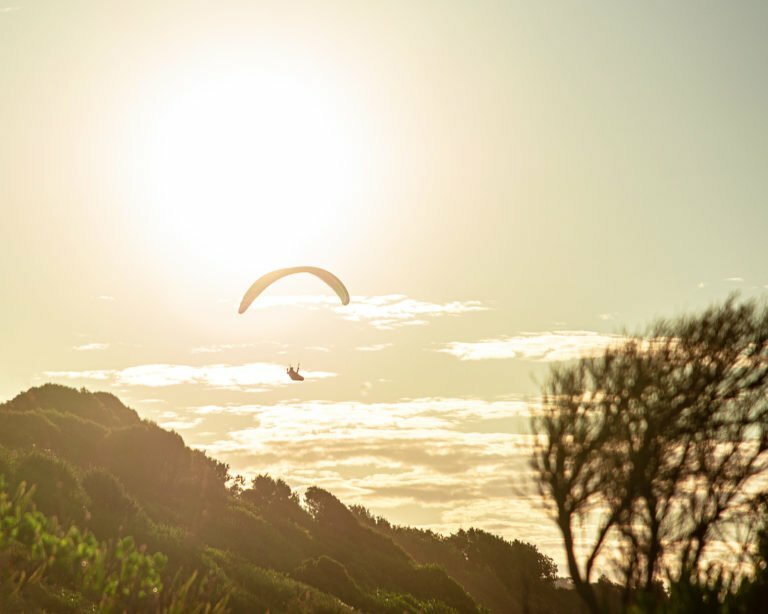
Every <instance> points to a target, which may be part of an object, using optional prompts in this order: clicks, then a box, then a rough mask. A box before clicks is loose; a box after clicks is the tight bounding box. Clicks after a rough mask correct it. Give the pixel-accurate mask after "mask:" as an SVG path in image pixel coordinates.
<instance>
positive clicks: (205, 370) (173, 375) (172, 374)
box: [45, 362, 336, 391]
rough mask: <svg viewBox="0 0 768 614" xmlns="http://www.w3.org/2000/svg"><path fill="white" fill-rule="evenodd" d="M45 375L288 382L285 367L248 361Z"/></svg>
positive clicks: (141, 381) (224, 385) (246, 384)
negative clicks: (228, 363) (239, 363)
mask: <svg viewBox="0 0 768 614" xmlns="http://www.w3.org/2000/svg"><path fill="white" fill-rule="evenodd" d="M45 375H46V376H48V377H54V378H64V379H70V380H99V381H108V382H110V383H111V384H113V385H115V386H146V387H150V388H162V387H165V386H178V385H181V384H197V385H203V386H207V387H209V388H220V389H226V390H251V391H253V390H259V389H260V387H267V388H272V387H276V386H283V385H285V384H286V383H287V379H286V375H285V368H284V367H283V366H282V365H277V364H274V363H261V362H256V363H247V364H242V365H227V364H215V365H204V366H201V367H193V366H189V365H169V364H148V365H137V366H134V367H127V368H125V369H113V370H102V371H46V372H45ZM305 375H306V376H307V377H308V378H310V379H315V380H316V379H325V378H329V377H334V376H335V375H336V374H335V373H329V372H326V371H306V372H305Z"/></svg>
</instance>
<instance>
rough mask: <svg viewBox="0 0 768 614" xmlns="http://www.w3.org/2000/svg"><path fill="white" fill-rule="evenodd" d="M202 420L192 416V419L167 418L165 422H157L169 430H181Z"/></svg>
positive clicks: (191, 426)
mask: <svg viewBox="0 0 768 614" xmlns="http://www.w3.org/2000/svg"><path fill="white" fill-rule="evenodd" d="M202 421H203V419H202V418H194V419H192V420H168V421H167V422H160V423H159V424H160V426H161V427H163V428H164V429H168V430H169V431H183V430H188V429H192V428H195V427H196V426H198V425H199V424H200V423H201V422H202Z"/></svg>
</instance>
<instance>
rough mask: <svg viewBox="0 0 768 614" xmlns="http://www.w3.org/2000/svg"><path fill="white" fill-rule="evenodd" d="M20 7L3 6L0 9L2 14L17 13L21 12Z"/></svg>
mask: <svg viewBox="0 0 768 614" xmlns="http://www.w3.org/2000/svg"><path fill="white" fill-rule="evenodd" d="M20 10H21V7H20V6H2V7H0V13H15V12H16V11H20Z"/></svg>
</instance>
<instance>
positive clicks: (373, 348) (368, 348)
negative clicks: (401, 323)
mask: <svg viewBox="0 0 768 614" xmlns="http://www.w3.org/2000/svg"><path fill="white" fill-rule="evenodd" d="M392 345H393V344H392V343H374V344H373V345H360V346H358V347H356V348H355V349H356V350H357V351H358V352H380V351H381V350H386V349H387V348H389V347H392Z"/></svg>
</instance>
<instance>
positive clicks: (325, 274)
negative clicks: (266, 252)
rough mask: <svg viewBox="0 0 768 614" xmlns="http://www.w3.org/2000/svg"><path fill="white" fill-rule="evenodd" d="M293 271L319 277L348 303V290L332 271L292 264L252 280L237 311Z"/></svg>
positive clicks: (343, 303) (241, 309)
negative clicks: (292, 265)
mask: <svg viewBox="0 0 768 614" xmlns="http://www.w3.org/2000/svg"><path fill="white" fill-rule="evenodd" d="M295 273H310V274H311V275H314V276H315V277H318V278H320V279H321V280H322V281H324V282H325V283H326V284H328V285H329V286H330V287H331V289H332V290H333V291H334V292H335V293H336V294H337V295H338V297H339V298H340V299H341V304H342V305H348V304H349V291H348V290H347V289H346V288H345V287H344V284H343V283H341V280H340V279H339V278H338V277H336V276H335V275H334V274H333V273H331V272H330V271H326V270H325V269H321V268H320V267H315V266H294V267H289V268H287V269H277V270H276V271H272V272H270V273H267V274H266V275H262V276H261V277H259V278H258V279H257V280H256V281H255V282H253V285H251V287H250V288H248V291H247V292H246V293H245V295H244V296H243V300H242V301H241V302H240V309H239V311H238V313H244V312H245V310H246V309H248V307H250V306H251V303H253V301H254V300H256V297H257V296H259V294H261V293H262V292H264V290H266V289H267V288H268V287H269V286H271V285H272V284H273V283H275V282H276V281H277V280H278V279H282V278H283V277H286V276H287V275H294V274H295Z"/></svg>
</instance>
